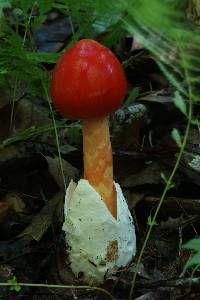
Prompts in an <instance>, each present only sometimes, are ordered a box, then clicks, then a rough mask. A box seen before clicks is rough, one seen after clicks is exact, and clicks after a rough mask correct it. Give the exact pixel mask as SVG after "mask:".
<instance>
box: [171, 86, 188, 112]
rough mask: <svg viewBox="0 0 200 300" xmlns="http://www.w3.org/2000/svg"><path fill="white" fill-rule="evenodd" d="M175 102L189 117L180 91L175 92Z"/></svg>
mask: <svg viewBox="0 0 200 300" xmlns="http://www.w3.org/2000/svg"><path fill="white" fill-rule="evenodd" d="M173 100H174V104H175V106H176V107H177V108H178V109H179V110H180V111H181V112H182V113H183V114H184V115H185V116H186V115H187V108H186V104H185V101H184V99H183V98H182V97H181V95H180V93H179V92H178V91H176V92H175V94H174V99H173Z"/></svg>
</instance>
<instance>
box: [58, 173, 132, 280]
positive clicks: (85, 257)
mask: <svg viewBox="0 0 200 300" xmlns="http://www.w3.org/2000/svg"><path fill="white" fill-rule="evenodd" d="M115 189H116V194H117V212H118V215H117V219H115V218H114V217H113V216H112V215H111V214H110V212H109V210H108V209H107V207H106V206H105V204H104V202H103V201H102V199H101V197H100V195H99V194H98V193H97V192H96V191H95V189H94V188H93V187H92V186H91V185H90V184H89V182H88V181H87V180H84V179H81V180H79V182H78V184H76V183H74V182H73V181H71V183H70V184H69V186H68V189H67V192H66V197H65V208H64V214H65V222H64V224H63V230H64V231H65V237H66V246H67V251H68V256H69V261H70V263H71V269H72V271H73V273H74V275H75V276H76V277H79V278H81V279H82V280H83V281H85V282H88V283H89V284H99V283H102V282H103V281H104V280H105V278H106V277H108V276H109V275H111V274H112V273H113V272H115V271H116V270H117V269H118V268H119V267H123V266H126V265H127V264H128V263H129V262H130V261H131V259H132V258H133V256H134V255H135V252H136V238H135V227H134V224H133V219H132V216H131V214H130V211H129V209H128V206H127V203H126V200H125V199H124V196H123V194H122V190H121V188H120V186H119V184H117V183H115Z"/></svg>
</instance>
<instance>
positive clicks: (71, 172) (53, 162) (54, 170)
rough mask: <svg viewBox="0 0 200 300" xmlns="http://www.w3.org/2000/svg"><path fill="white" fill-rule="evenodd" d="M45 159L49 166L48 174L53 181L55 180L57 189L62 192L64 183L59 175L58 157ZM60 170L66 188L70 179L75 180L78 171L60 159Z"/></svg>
mask: <svg viewBox="0 0 200 300" xmlns="http://www.w3.org/2000/svg"><path fill="white" fill-rule="evenodd" d="M45 158H46V160H47V163H48V166H49V173H50V174H51V176H52V177H53V179H54V180H55V182H56V183H57V185H58V186H59V188H60V189H61V190H62V191H64V182H63V176H62V173H61V166H60V160H59V158H58V157H54V158H52V157H50V156H45ZM62 168H63V173H64V177H65V183H66V186H68V184H69V182H70V181H71V179H76V178H77V177H78V174H79V171H78V169H76V168H75V167H73V166H72V165H71V164H70V163H68V162H67V161H66V160H64V159H62Z"/></svg>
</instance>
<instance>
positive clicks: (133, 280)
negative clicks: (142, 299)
mask: <svg viewBox="0 0 200 300" xmlns="http://www.w3.org/2000/svg"><path fill="white" fill-rule="evenodd" d="M185 72H186V70H185ZM185 75H186V77H188V74H187V73H186V74H185ZM188 90H189V106H188V120H187V125H186V130H185V134H184V137H183V142H182V144H181V147H180V151H179V154H178V157H177V160H176V163H175V166H174V168H173V170H172V172H171V175H170V177H169V179H168V180H167V183H166V186H165V189H164V191H163V194H162V196H161V198H160V201H159V203H158V206H157V208H156V211H155V213H154V215H153V218H152V222H151V224H150V226H149V229H148V231H147V234H146V237H145V240H144V242H143V245H142V248H141V251H140V254H139V257H138V259H137V262H136V268H135V272H134V275H133V279H132V283H131V289H130V294H129V300H131V299H132V297H133V290H134V287H135V281H136V277H137V273H138V271H139V268H140V263H141V260H142V256H143V254H144V250H145V248H146V246H147V243H148V240H149V237H150V235H151V232H152V229H153V226H154V224H155V222H156V218H157V215H158V212H159V210H160V208H161V205H162V204H163V201H164V199H165V196H166V194H167V192H168V190H169V189H170V187H171V184H172V180H173V178H174V175H175V173H176V171H177V169H178V167H179V164H180V161H181V158H182V155H183V153H184V149H185V146H186V143H187V139H188V136H189V131H190V126H191V120H192V108H193V102H192V90H191V87H190V85H189V87H188Z"/></svg>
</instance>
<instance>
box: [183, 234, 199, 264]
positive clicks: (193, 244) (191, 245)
mask: <svg viewBox="0 0 200 300" xmlns="http://www.w3.org/2000/svg"><path fill="white" fill-rule="evenodd" d="M183 248H185V249H190V250H193V251H194V252H195V253H194V255H193V256H192V257H191V258H189V260H188V261H187V263H186V265H185V268H184V269H187V268H189V267H191V266H193V265H199V264H200V239H193V240H191V241H189V242H187V243H186V244H185V245H183Z"/></svg>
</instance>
